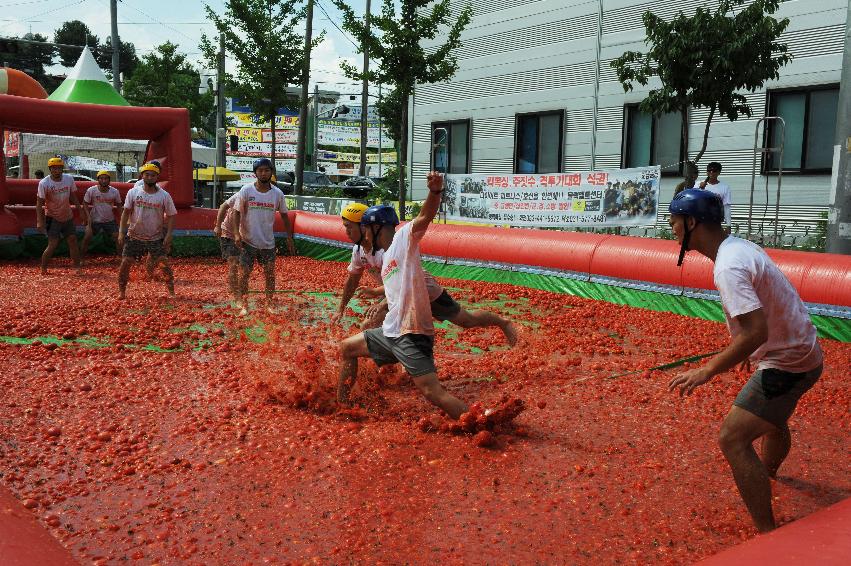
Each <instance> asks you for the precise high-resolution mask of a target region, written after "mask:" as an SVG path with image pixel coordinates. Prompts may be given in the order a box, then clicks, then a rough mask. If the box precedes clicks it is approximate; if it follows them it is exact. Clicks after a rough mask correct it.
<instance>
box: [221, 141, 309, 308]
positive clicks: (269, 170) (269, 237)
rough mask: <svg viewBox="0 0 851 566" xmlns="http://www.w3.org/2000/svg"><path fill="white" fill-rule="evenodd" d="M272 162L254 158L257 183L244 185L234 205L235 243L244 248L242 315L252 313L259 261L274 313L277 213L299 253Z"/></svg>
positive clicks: (268, 303) (289, 246)
mask: <svg viewBox="0 0 851 566" xmlns="http://www.w3.org/2000/svg"><path fill="white" fill-rule="evenodd" d="M274 172H275V171H274V169H273V166H272V161H271V160H270V159H267V158H265V157H261V158H260V159H257V160H256V161H254V176H255V177H256V178H257V179H256V180H255V181H254V182H253V183H249V184H247V185H244V186H243V187H242V188H241V189H240V190H239V192H238V193H237V194H236V200H235V201H234V205H233V224H232V228H231V230H232V232H233V243H234V245H235V246H236V247H237V248H238V249H239V250H240V255H239V263H240V277H239V286H238V288H237V293H238V295H237V300H236V302H237V305H238V306H239V307H240V314H243V315H244V314H247V313H248V299H247V298H246V295H247V294H248V280H249V278H250V277H251V270H252V269H253V267H254V262H255V261H256V262H257V263H259V264H260V265H262V266H263V275H264V276H265V280H266V308H267V310H268V311H269V312H273V304H274V297H275V295H274V294H275V231H274V224H275V214H276V213H279V214H280V215H281V221H282V222H283V224H284V229H285V230H286V232H287V250H288V251H289V253H290V255H295V242H294V241H293V231H292V227H291V226H290V220H289V217H288V216H287V203H286V199H285V198H284V193H283V192H282V191H281V189H279V188H278V187H276V186H274V185H272V182H271V181H272V175H273V174H274Z"/></svg>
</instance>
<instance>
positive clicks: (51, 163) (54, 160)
mask: <svg viewBox="0 0 851 566" xmlns="http://www.w3.org/2000/svg"><path fill="white" fill-rule="evenodd" d="M47 166H48V167H65V162H64V161H62V158H61V157H51V158H50V159H48V160H47Z"/></svg>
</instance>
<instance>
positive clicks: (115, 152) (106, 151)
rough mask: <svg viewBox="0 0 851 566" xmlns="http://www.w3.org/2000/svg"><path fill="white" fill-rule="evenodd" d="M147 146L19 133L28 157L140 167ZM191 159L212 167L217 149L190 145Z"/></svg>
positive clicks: (127, 142)
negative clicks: (61, 157)
mask: <svg viewBox="0 0 851 566" xmlns="http://www.w3.org/2000/svg"><path fill="white" fill-rule="evenodd" d="M147 147H148V142H147V141H146V140H120V139H112V138H83V137H79V138H78V137H73V136H54V135H50V134H28V133H22V134H21V141H20V148H21V151H22V153H24V154H26V155H30V156H35V155H48V156H53V155H56V154H57V153H58V154H62V155H75V156H83V157H91V158H94V159H100V160H101V161H109V162H111V163H121V164H122V165H131V166H135V165H136V164H141V162H142V160H143V159H144V158H145V150H146V149H147ZM192 160H193V161H197V162H199V163H203V164H205V165H211V164H212V163H213V162H215V160H216V149H215V148H213V147H206V146H203V145H200V144H197V143H194V142H193V143H192Z"/></svg>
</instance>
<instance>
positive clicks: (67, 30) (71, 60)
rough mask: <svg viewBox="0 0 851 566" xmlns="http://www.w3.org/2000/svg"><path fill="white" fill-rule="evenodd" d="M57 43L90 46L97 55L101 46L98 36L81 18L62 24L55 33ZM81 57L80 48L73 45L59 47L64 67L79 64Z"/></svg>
mask: <svg viewBox="0 0 851 566" xmlns="http://www.w3.org/2000/svg"><path fill="white" fill-rule="evenodd" d="M53 41H54V42H55V43H64V44H65V45H79V46H81V47H83V46H86V45H87V46H89V48H91V50H92V52H93V53H94V54H95V55H96V56H97V53H98V49H99V47H100V40H99V39H98V36H96V35H94V34H93V33H92V30H90V29H89V26H87V25H86V24H84V23H83V22H81V21H80V20H71V21H70V22H65V23H64V24H62V25H61V26H60V27H59V28H58V29H57V30H56V31H55V32H54V34H53ZM79 58H80V50H79V49H74V48H73V47H60V48H59V63H60V64H61V65H62V66H64V67H73V66H74V65H76V64H77V59H79Z"/></svg>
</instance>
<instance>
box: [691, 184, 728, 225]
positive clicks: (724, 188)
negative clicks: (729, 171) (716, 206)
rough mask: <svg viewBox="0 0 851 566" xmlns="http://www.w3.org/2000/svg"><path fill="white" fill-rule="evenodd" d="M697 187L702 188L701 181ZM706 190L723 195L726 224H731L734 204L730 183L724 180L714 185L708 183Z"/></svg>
mask: <svg viewBox="0 0 851 566" xmlns="http://www.w3.org/2000/svg"><path fill="white" fill-rule="evenodd" d="M697 187H698V188H700V183H698V184H697ZM704 190H706V191H709V192H710V193H715V194H716V195H718V196H719V197H721V202H722V203H723V204H724V224H729V223H730V218H731V217H730V214H731V206H732V205H733V197H732V194H731V193H730V185H728V184H727V183H725V182H724V181H718V182H717V183H715V184H714V185H713V184H710V183H706V186H705V187H704Z"/></svg>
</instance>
